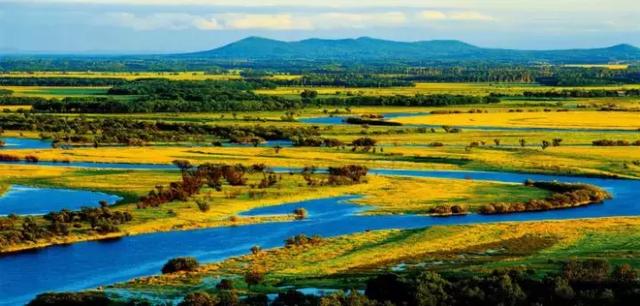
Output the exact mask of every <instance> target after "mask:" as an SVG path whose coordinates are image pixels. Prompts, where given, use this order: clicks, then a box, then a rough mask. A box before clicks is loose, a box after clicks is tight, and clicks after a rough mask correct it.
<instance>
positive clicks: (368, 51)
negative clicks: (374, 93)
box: [176, 37, 640, 63]
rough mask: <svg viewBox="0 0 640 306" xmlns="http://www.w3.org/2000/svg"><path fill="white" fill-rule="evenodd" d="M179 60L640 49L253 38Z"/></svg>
mask: <svg viewBox="0 0 640 306" xmlns="http://www.w3.org/2000/svg"><path fill="white" fill-rule="evenodd" d="M176 56H179V57H192V58H212V59H224V60H251V61H260V60H311V61H313V60H318V61H386V60H395V61H404V62H425V61H428V62H437V61H474V60H477V61H484V60H489V61H508V62H514V61H516V62H522V61H528V62H531V61H541V62H567V63H582V62H584V63H600V62H611V61H638V60H640V49H639V48H637V47H634V46H631V45H627V44H621V45H616V46H612V47H608V48H596V49H570V50H510V49H491V48H481V47H477V46H473V45H470V44H467V43H464V42H461V41H457V40H430V41H417V42H398V41H390V40H382V39H375V38H370V37H361V38H356V39H338V40H328V39H315V38H314V39H306V40H301V41H292V42H285V41H279V40H273V39H267V38H262V37H248V38H245V39H242V40H239V41H236V42H233V43H231V44H228V45H226V46H223V47H220V48H217V49H213V50H208V51H202V52H195V53H187V54H179V55H176Z"/></svg>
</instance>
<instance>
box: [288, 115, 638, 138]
mask: <svg viewBox="0 0 640 306" xmlns="http://www.w3.org/2000/svg"><path fill="white" fill-rule="evenodd" d="M382 115H383V116H384V120H388V119H394V118H398V117H415V116H423V115H430V113H425V112H416V113H383V114H382ZM347 117H350V116H324V117H307V118H301V119H299V120H298V121H300V122H302V123H309V124H331V125H336V124H348V123H346V122H344V119H345V118H347ZM443 125H445V124H444V123H443V124H405V125H403V126H405V127H424V128H435V129H439V128H441V127H442V126H443ZM456 127H460V128H462V129H469V130H480V131H520V132H594V133H635V134H640V130H638V129H590V128H554V127H517V126H490V125H460V126H456Z"/></svg>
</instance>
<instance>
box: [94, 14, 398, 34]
mask: <svg viewBox="0 0 640 306" xmlns="http://www.w3.org/2000/svg"><path fill="white" fill-rule="evenodd" d="M407 22H409V20H408V19H407V16H406V15H405V14H404V13H401V12H388V13H344V12H335V13H321V14H304V13H303V14H291V13H280V14H244V13H227V14H210V15H195V14H186V13H154V14H149V15H136V14H132V13H126V12H118V13H107V14H105V16H104V18H102V19H101V20H100V23H101V24H103V25H111V26H119V27H127V28H132V29H135V30H138V31H149V30H186V29H194V28H195V29H199V30H255V29H260V30H273V31H285V30H316V29H345V28H352V29H357V28H367V27H380V26H384V27H394V26H401V25H405V24H407Z"/></svg>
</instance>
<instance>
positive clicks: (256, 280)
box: [244, 267, 264, 286]
mask: <svg viewBox="0 0 640 306" xmlns="http://www.w3.org/2000/svg"><path fill="white" fill-rule="evenodd" d="M263 281H264V272H263V271H262V270H261V269H258V268H255V267H254V268H252V269H251V270H249V271H247V273H245V275H244V282H245V283H247V285H249V286H255V285H258V284H260V283H262V282H263Z"/></svg>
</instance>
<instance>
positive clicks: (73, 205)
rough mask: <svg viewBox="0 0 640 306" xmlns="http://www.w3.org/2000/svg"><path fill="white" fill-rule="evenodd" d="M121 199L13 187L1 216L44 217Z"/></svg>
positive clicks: (1, 198)
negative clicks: (66, 210) (59, 211)
mask: <svg viewBox="0 0 640 306" xmlns="http://www.w3.org/2000/svg"><path fill="white" fill-rule="evenodd" d="M121 199H122V198H121V197H119V196H115V195H110V194H106V193H102V192H95V191H89V190H79V189H64V188H40V187H30V186H24V185H11V186H10V187H9V189H8V190H7V191H6V192H5V193H3V194H1V195H0V216H3V215H5V216H6V215H9V214H16V215H44V214H46V213H48V212H50V211H58V210H61V209H63V208H68V209H71V210H77V209H80V207H82V206H90V207H95V206H97V205H98V203H99V202H100V201H107V203H109V204H114V203H116V202H118V201H119V200H121ZM0 296H1V295H0Z"/></svg>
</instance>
